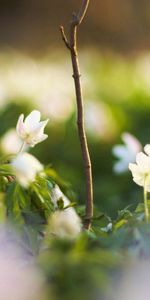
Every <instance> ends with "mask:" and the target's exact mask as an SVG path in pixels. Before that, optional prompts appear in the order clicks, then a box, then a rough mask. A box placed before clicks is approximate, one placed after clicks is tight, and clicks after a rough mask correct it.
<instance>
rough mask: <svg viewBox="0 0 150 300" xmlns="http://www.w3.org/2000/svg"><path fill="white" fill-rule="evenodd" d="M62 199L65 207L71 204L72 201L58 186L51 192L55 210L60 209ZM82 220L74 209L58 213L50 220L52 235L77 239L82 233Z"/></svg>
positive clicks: (70, 208)
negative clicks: (59, 201) (59, 203)
mask: <svg viewBox="0 0 150 300" xmlns="http://www.w3.org/2000/svg"><path fill="white" fill-rule="evenodd" d="M59 199H62V200H63V202H64V207H66V206H68V205H69V204H70V200H69V199H68V198H67V197H66V196H65V195H64V194H63V193H62V191H61V190H60V188H59V186H58V185H55V187H54V188H53V189H52V191H51V200H52V202H53V204H54V207H55V208H58V200H59ZM81 227H82V226H81V220H80V218H79V216H78V215H77V213H76V211H75V209H74V208H73V207H68V208H66V209H65V210H62V211H56V212H55V213H54V214H53V215H52V217H51V219H50V231H51V233H53V234H55V235H57V236H59V237H62V238H63V237H67V238H75V237H76V236H77V235H78V234H79V233H80V231H81Z"/></svg>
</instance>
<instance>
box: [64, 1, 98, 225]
mask: <svg viewBox="0 0 150 300" xmlns="http://www.w3.org/2000/svg"><path fill="white" fill-rule="evenodd" d="M89 2H90V0H83V1H82V5H81V8H80V10H79V12H78V14H75V13H73V14H72V19H71V22H70V36H69V41H68V40H67V37H66V34H65V32H64V28H63V27H62V26H61V35H62V39H63V41H64V43H65V45H66V47H67V48H68V49H69V50H70V55H71V61H72V68H73V78H74V83H75V92H76V101H77V126H78V134H79V140H80V146H81V151H82V158H83V163H84V170H85V176H86V213H85V222H84V228H85V229H89V228H90V225H91V220H92V217H93V182H92V167H91V159H90V154H89V149H88V144H87V137H86V132H85V124H84V106H83V93H82V85H81V78H80V77H81V74H80V67H79V60H78V50H77V28H78V26H79V25H80V24H81V22H82V21H83V19H84V17H85V14H86V12H87V9H88V6H89Z"/></svg>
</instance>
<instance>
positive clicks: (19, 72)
mask: <svg viewBox="0 0 150 300" xmlns="http://www.w3.org/2000/svg"><path fill="white" fill-rule="evenodd" d="M80 3H81V1H73V0H72V1H70V0H65V1H58V0H57V1H56V0H55V2H52V1H47V0H45V1H42V2H41V1H37V0H36V1H35V0H32V1H18V0H13V1H6V0H5V1H1V4H0V5H1V12H0V28H1V29H0V66H1V68H0V124H1V126H0V136H1V139H3V137H4V134H5V133H6V132H7V130H8V129H10V128H14V127H15V125H16V122H17V119H18V116H19V114H20V113H24V114H27V113H29V112H30V111H31V110H33V109H39V110H40V111H41V113H42V116H43V119H44V118H45V117H49V118H50V122H49V125H48V128H47V133H48V135H49V138H48V139H47V140H46V141H45V142H44V143H42V144H39V145H38V146H36V147H35V148H34V149H32V150H31V152H32V153H33V154H35V155H36V156H37V157H38V158H39V159H40V160H41V161H42V162H43V163H45V164H51V165H52V166H53V167H54V168H55V169H56V171H57V172H58V173H59V175H60V176H61V177H62V178H63V179H64V180H66V181H67V182H70V183H71V186H72V189H73V190H74V192H75V199H77V201H78V202H79V203H84V199H85V184H84V182H85V179H84V173H83V165H82V159H81V153H80V147H79V142H78V135H77V130H76V105H75V96H74V85H73V80H72V76H71V75H72V70H71V63H70V57H69V53H68V52H67V50H66V49H64V45H63V43H62V41H61V37H60V34H59V25H60V24H64V25H65V26H66V27H67V26H68V24H69V18H70V15H71V12H72V11H74V10H77V9H78V7H79V6H80ZM149 26H150V4H149V1H146V0H144V1H142V2H141V1H138V0H136V1H135V0H132V1H131V0H130V1H129V0H128V1H123V0H121V1H119V0H116V1H111V0H107V1H105V2H104V1H99V0H95V1H94V2H93V1H91V5H90V7H89V11H88V14H87V17H86V19H85V21H84V23H83V24H82V26H81V29H80V33H79V49H80V65H81V73H82V84H83V92H84V100H85V121H86V131H87V135H88V141H89V148H90V153H91V159H92V163H93V180H94V200H95V203H96V205H97V206H98V207H99V208H100V210H102V211H104V212H106V213H108V214H109V215H111V216H114V215H115V213H116V211H117V210H119V209H121V208H123V207H125V206H127V205H128V204H133V205H134V204H136V203H137V202H138V201H140V200H142V192H141V190H140V189H139V188H138V187H137V186H135V184H134V183H133V182H132V178H131V174H130V173H129V172H127V173H126V174H123V175H120V176H119V175H115V174H114V173H113V171H112V167H113V164H114V161H115V158H114V157H113V156H112V147H113V146H114V145H115V144H118V143H120V136H121V133H122V132H124V131H128V132H130V133H132V134H134V135H135V136H136V137H137V138H138V139H139V140H140V141H141V142H142V144H143V145H144V144H146V143H149V142H150V126H149V123H150V122H149V119H150V118H149V112H150V53H149V46H150V36H149ZM12 143H13V142H12ZM1 152H5V151H4V149H2V147H1Z"/></svg>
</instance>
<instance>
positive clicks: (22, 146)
mask: <svg viewBox="0 0 150 300" xmlns="http://www.w3.org/2000/svg"><path fill="white" fill-rule="evenodd" d="M25 144H26V143H25V142H23V143H22V145H21V148H20V150H19V152H18V154H20V153H22V152H23V149H24V147H25Z"/></svg>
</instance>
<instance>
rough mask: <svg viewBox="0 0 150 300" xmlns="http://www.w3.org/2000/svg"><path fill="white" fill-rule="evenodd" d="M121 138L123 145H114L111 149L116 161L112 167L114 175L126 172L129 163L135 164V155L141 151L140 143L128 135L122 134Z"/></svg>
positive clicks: (126, 133)
mask: <svg viewBox="0 0 150 300" xmlns="http://www.w3.org/2000/svg"><path fill="white" fill-rule="evenodd" d="M121 138H122V141H123V142H124V145H116V146H114V147H113V148H112V153H113V155H114V156H115V157H116V158H117V159H118V161H116V163H115V164H114V166H113V171H114V172H115V173H116V174H121V173H124V172H126V171H127V170H128V166H129V163H134V162H135V159H136V154H137V153H138V152H140V151H141V149H142V145H141V143H140V142H139V141H138V140H137V139H136V138H135V137H134V136H133V135H131V134H130V133H128V132H124V133H123V134H122V135H121Z"/></svg>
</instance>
